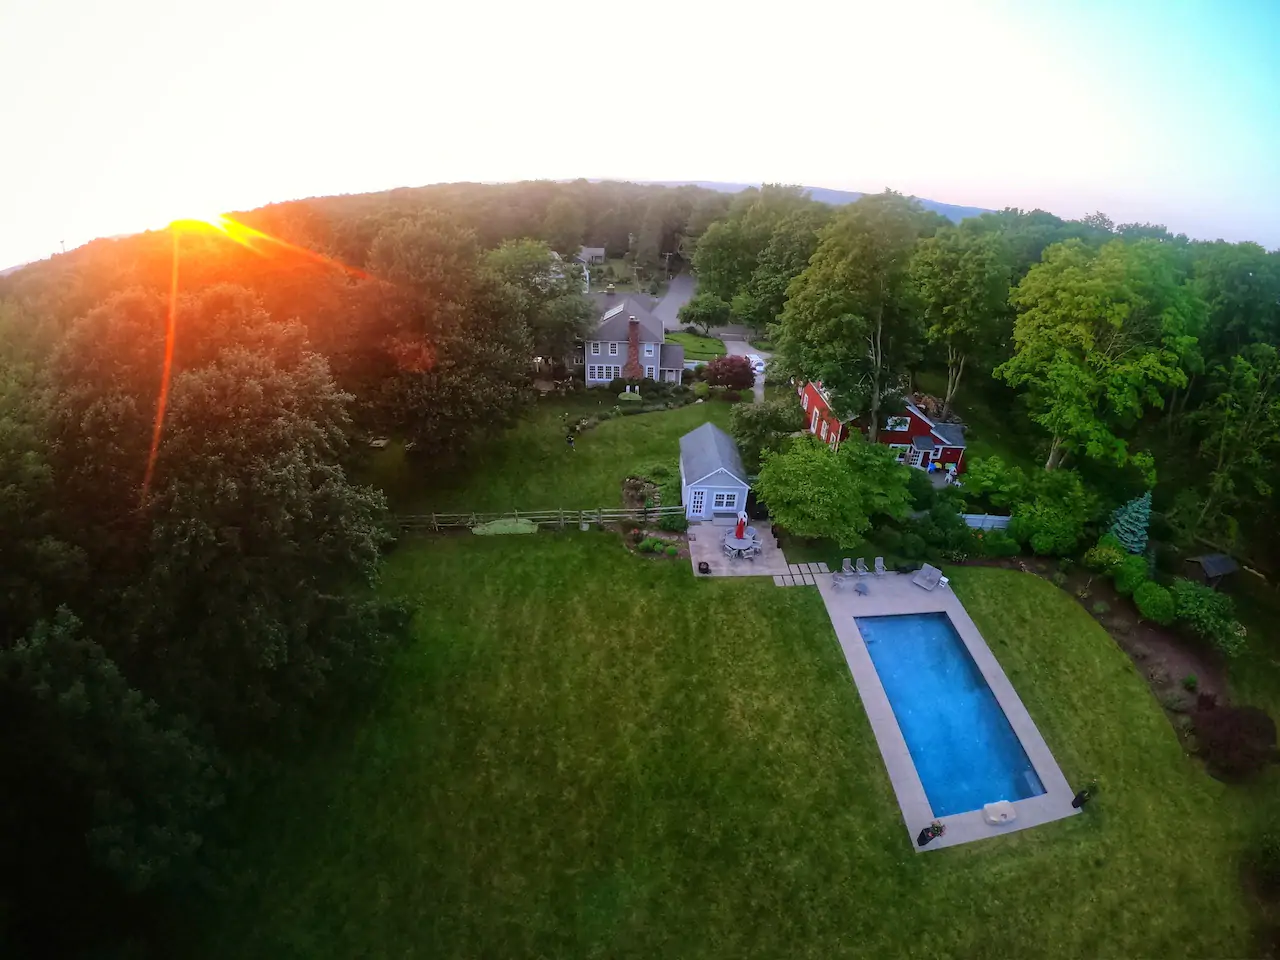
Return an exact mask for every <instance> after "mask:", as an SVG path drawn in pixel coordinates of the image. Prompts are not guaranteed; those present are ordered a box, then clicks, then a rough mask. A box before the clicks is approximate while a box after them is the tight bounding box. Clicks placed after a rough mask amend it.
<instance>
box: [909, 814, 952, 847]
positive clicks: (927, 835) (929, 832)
mask: <svg viewBox="0 0 1280 960" xmlns="http://www.w3.org/2000/svg"><path fill="white" fill-rule="evenodd" d="M946 832H947V828H946V826H945V825H944V824H943V823H942V821H941V820H935V821H933V823H931V824H929V825H928V826H927V827H925V828H924V829H923V830H921V831H920V836H918V837H916V845H917V846H921V847H923V846H924V845H925V844H926V843H928V842H929V841H930V840H936V839H937V838H938V837H940V836H942V835H943V834H944V833H946Z"/></svg>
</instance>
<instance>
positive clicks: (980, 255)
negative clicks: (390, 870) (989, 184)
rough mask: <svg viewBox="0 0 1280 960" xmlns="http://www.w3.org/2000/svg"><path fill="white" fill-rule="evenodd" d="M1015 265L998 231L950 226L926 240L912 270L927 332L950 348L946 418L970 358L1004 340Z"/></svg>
mask: <svg viewBox="0 0 1280 960" xmlns="http://www.w3.org/2000/svg"><path fill="white" fill-rule="evenodd" d="M1011 270H1012V267H1011V265H1010V262H1009V254H1008V251H1007V250H1006V249H1005V246H1004V241H1003V240H1002V239H1001V237H1000V236H999V235H998V234H991V233H979V232H976V231H973V230H966V229H964V228H963V227H944V228H943V229H941V230H939V231H938V232H937V233H936V234H935V235H934V236H932V237H930V238H928V239H925V240H922V241H920V245H919V247H918V248H917V250H916V254H915V260H914V261H913V263H912V274H913V277H914V279H915V282H916V284H917V285H918V287H919V291H920V299H921V302H922V304H923V306H924V319H925V323H926V324H927V329H926V336H928V338H929V340H930V342H932V343H935V344H940V345H941V346H942V347H943V348H944V349H945V350H946V359H947V392H946V396H945V397H943V404H942V415H943V417H946V416H947V415H948V414H949V413H950V412H951V402H952V400H953V399H954V398H955V395H956V390H957V389H959V386H960V379H961V377H963V376H964V368H965V364H966V363H967V362H968V361H969V358H970V357H971V356H973V355H974V354H975V353H977V352H979V351H982V350H989V349H991V348H992V347H994V346H995V345H996V343H997V342H999V341H1000V340H1001V339H1002V335H1003V334H1004V332H1005V327H1006V321H1007V319H1008V317H1009V280H1010V275H1011Z"/></svg>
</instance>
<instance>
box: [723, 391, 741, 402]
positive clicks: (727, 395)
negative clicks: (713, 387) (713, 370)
mask: <svg viewBox="0 0 1280 960" xmlns="http://www.w3.org/2000/svg"><path fill="white" fill-rule="evenodd" d="M720 399H721V400H723V401H724V402H725V403H738V402H739V401H741V400H742V394H741V393H739V392H738V391H737V390H726V391H725V392H724V393H722V394H720Z"/></svg>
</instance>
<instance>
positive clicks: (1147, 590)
mask: <svg viewBox="0 0 1280 960" xmlns="http://www.w3.org/2000/svg"><path fill="white" fill-rule="evenodd" d="M1133 602H1134V603H1136V604H1137V605H1138V612H1139V613H1140V614H1142V615H1143V617H1145V618H1146V619H1148V620H1151V621H1153V622H1155V623H1162V624H1170V623H1173V610H1174V606H1173V594H1172V593H1170V592H1169V591H1168V590H1167V589H1165V588H1164V587H1162V586H1160V584H1158V583H1153V582H1152V581H1150V580H1148V581H1146V582H1145V583H1143V584H1142V585H1141V586H1139V587H1138V589H1137V590H1135V591H1134V592H1133Z"/></svg>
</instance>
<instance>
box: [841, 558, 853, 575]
mask: <svg viewBox="0 0 1280 960" xmlns="http://www.w3.org/2000/svg"><path fill="white" fill-rule="evenodd" d="M840 572H841V573H843V574H844V575H845V576H846V577H851V576H853V561H852V560H850V559H849V558H848V557H845V558H844V563H842V564H841V565H840Z"/></svg>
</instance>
